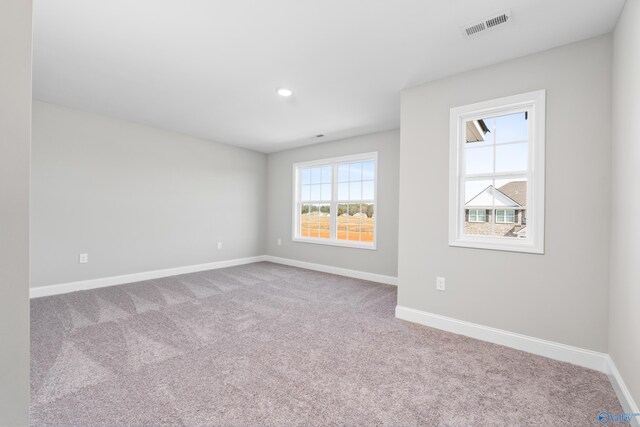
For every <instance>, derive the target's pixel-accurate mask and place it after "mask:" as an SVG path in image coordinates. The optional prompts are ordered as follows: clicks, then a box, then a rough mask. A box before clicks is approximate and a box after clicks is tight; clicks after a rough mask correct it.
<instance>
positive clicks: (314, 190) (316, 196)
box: [311, 184, 320, 200]
mask: <svg viewBox="0 0 640 427" xmlns="http://www.w3.org/2000/svg"><path fill="white" fill-rule="evenodd" d="M311 200H320V184H314V185H312V186H311Z"/></svg>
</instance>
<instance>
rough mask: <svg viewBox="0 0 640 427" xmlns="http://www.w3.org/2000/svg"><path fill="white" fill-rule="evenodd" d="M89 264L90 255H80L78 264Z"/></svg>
mask: <svg viewBox="0 0 640 427" xmlns="http://www.w3.org/2000/svg"><path fill="white" fill-rule="evenodd" d="M88 262H89V254H80V255H78V263H80V264H86V263H88Z"/></svg>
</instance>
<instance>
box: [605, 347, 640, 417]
mask: <svg viewBox="0 0 640 427" xmlns="http://www.w3.org/2000/svg"><path fill="white" fill-rule="evenodd" d="M607 375H608V376H609V381H611V385H612V386H613V390H614V391H615V392H616V395H617V396H618V400H620V404H622V409H623V410H624V412H626V413H629V414H638V413H640V410H639V409H638V405H637V404H636V402H635V401H634V400H633V396H631V392H630V391H629V389H628V388H627V385H626V384H625V383H624V380H623V379H622V376H621V375H620V372H619V371H618V368H617V367H616V364H615V363H614V362H613V359H612V358H611V356H608V355H607ZM631 425H632V426H635V427H640V417H633V418H632V419H631Z"/></svg>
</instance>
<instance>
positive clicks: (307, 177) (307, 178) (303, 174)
mask: <svg viewBox="0 0 640 427" xmlns="http://www.w3.org/2000/svg"><path fill="white" fill-rule="evenodd" d="M300 180H301V181H302V184H311V169H309V168H302V169H301V170H300Z"/></svg>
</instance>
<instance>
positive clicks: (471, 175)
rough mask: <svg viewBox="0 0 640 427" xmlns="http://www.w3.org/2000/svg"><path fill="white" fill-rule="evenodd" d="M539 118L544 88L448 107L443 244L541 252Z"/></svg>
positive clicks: (542, 113) (542, 114)
mask: <svg viewBox="0 0 640 427" xmlns="http://www.w3.org/2000/svg"><path fill="white" fill-rule="evenodd" d="M544 121H545V91H544V90H540V91H536V92H529V93H524V94H521V95H515V96H510V97H506V98H500V99H495V100H492V101H486V102H480V103H477V104H472V105H466V106H462V107H456V108H452V109H451V116H450V162H449V173H450V174H449V244H450V245H451V246H462V247H470V248H484V249H496V250H506V251H516V252H530V253H543V252H544V148H545V147H544V145H545V126H544Z"/></svg>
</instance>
